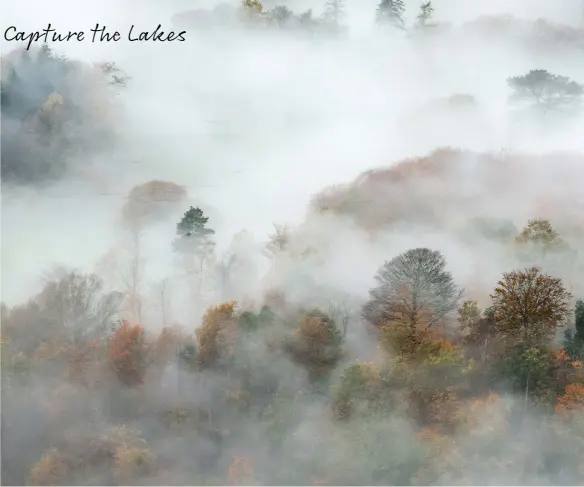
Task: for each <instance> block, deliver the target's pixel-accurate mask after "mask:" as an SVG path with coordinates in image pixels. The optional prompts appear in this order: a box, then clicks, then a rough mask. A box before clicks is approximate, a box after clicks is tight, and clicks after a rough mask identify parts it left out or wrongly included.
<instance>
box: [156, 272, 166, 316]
mask: <svg viewBox="0 0 584 487" xmlns="http://www.w3.org/2000/svg"><path fill="white" fill-rule="evenodd" d="M167 290H168V277H165V278H164V279H162V280H161V281H160V282H159V283H158V284H156V285H155V286H154V291H155V292H156V294H157V295H158V299H159V305H160V315H161V318H162V326H163V327H165V326H166V325H167V324H168V315H167V301H166V292H167Z"/></svg>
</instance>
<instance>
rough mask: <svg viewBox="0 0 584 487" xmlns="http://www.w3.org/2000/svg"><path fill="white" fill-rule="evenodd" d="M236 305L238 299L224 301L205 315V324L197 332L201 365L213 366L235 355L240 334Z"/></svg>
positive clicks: (198, 360) (198, 357)
mask: <svg viewBox="0 0 584 487" xmlns="http://www.w3.org/2000/svg"><path fill="white" fill-rule="evenodd" d="M236 306H237V302H236V301H230V302H228V303H223V304H220V305H219V306H215V307H212V308H209V309H208V310H207V312H206V313H205V316H203V324H202V325H201V326H200V328H198V329H197V331H196V332H195V335H196V337H197V344H198V347H197V362H198V364H199V366H201V367H212V366H213V365H216V364H217V362H219V361H222V362H224V361H226V360H228V359H229V358H230V357H231V356H232V355H233V352H234V350H235V344H236V340H237V336H238V333H237V332H238V330H237V316H236Z"/></svg>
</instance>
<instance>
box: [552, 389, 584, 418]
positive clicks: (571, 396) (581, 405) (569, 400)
mask: <svg viewBox="0 0 584 487" xmlns="http://www.w3.org/2000/svg"><path fill="white" fill-rule="evenodd" d="M555 410H556V412H557V413H558V414H561V415H562V416H564V417H569V416H570V415H571V413H573V412H574V411H577V410H584V384H580V383H576V384H569V385H568V386H566V392H565V393H564V395H563V396H560V397H558V399H557V402H556V407H555Z"/></svg>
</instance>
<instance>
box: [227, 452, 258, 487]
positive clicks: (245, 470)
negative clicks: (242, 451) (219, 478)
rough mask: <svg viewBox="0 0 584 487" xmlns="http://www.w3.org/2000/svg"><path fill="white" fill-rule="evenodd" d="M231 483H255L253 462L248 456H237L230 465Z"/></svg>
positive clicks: (229, 480) (228, 479)
mask: <svg viewBox="0 0 584 487" xmlns="http://www.w3.org/2000/svg"><path fill="white" fill-rule="evenodd" d="M227 482H228V483H229V485H253V484H254V476H253V462H252V460H251V458H249V457H247V456H245V455H244V456H240V457H235V458H233V460H232V461H231V464H230V465H229V470H228V472H227Z"/></svg>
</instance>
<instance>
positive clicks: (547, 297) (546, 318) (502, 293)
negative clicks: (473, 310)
mask: <svg viewBox="0 0 584 487" xmlns="http://www.w3.org/2000/svg"><path fill="white" fill-rule="evenodd" d="M571 297H572V296H571V294H570V293H569V292H568V291H567V290H566V289H565V287H564V285H563V283H562V281H561V279H559V278H555V277H551V276H548V275H547V274H543V273H542V272H540V270H539V269H538V268H537V267H532V268H530V269H525V270H523V271H513V272H507V273H505V274H503V279H501V280H500V281H499V282H498V284H497V287H496V288H495V292H494V293H493V294H492V295H491V298H492V300H493V309H494V312H495V319H496V320H497V331H498V332H499V334H500V335H501V336H502V337H504V338H505V339H506V340H507V341H509V342H516V341H519V340H520V341H535V342H547V341H549V340H550V339H551V338H552V337H553V335H554V333H555V331H556V328H557V327H558V326H560V325H562V324H563V322H564V320H565V318H566V316H567V314H568V312H569V311H570V308H569V302H570V299H571Z"/></svg>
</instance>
